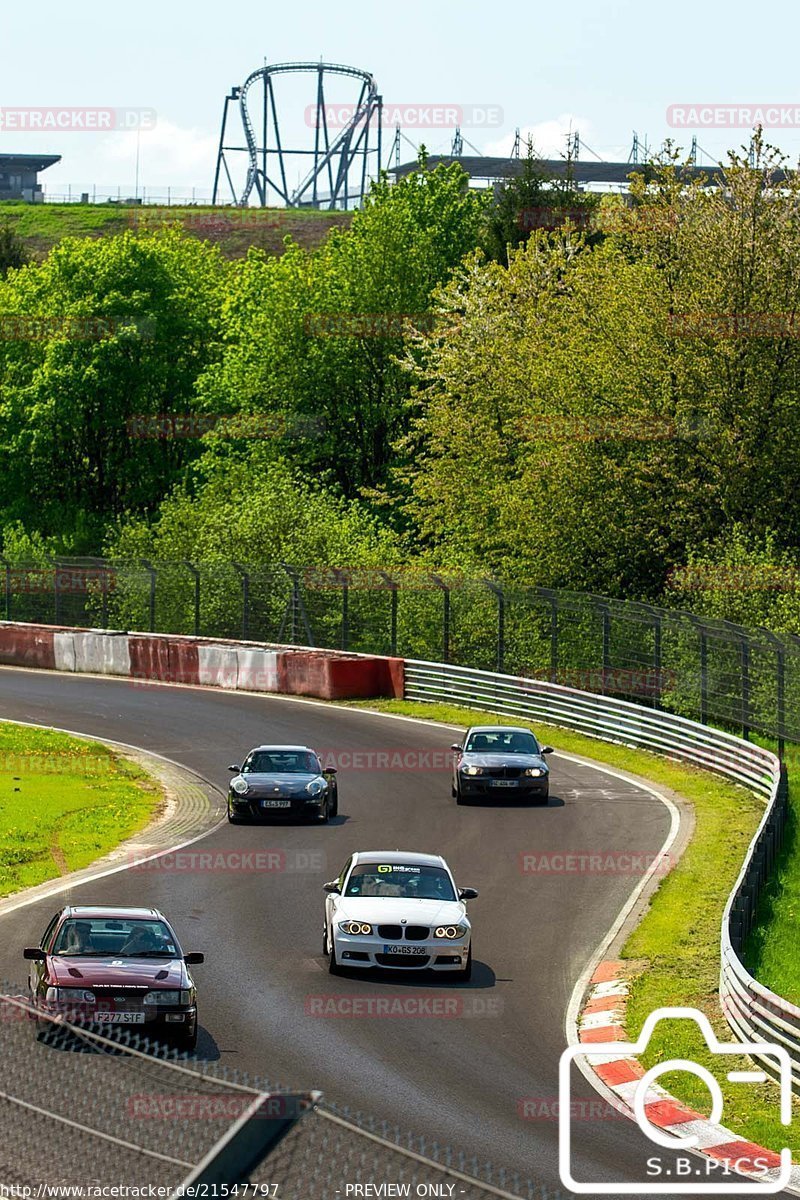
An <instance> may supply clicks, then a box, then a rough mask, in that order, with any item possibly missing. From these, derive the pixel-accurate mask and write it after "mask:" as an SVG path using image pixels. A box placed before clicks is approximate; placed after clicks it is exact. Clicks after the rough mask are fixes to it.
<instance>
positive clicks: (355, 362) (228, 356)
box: [199, 166, 487, 495]
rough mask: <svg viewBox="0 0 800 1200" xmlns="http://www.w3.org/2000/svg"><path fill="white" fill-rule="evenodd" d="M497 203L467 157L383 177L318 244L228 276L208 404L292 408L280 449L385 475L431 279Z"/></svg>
mask: <svg viewBox="0 0 800 1200" xmlns="http://www.w3.org/2000/svg"><path fill="white" fill-rule="evenodd" d="M486 202H487V198H486V196H485V195H484V194H480V193H477V192H475V191H471V190H470V189H469V188H468V187H467V177H466V175H465V174H464V172H463V171H462V170H461V168H460V167H458V166H451V167H448V168H445V167H438V168H437V169H436V170H435V171H425V170H420V171H419V172H417V173H415V174H412V175H410V176H408V177H407V178H405V179H402V180H400V181H399V182H398V183H397V184H396V185H394V186H390V185H389V184H388V182H387V181H386V179H382V180H380V181H379V182H378V183H377V184H375V185H374V186H373V189H372V192H371V193H370V196H369V198H368V199H367V201H366V202H365V204H364V206H363V208H361V209H360V210H359V211H358V212H357V213H355V214H354V216H353V221H352V225H351V228H350V229H349V230H348V231H344V232H343V231H339V230H335V231H333V232H332V233H331V234H330V235H329V237H328V239H327V241H326V242H325V244H324V245H323V246H322V247H321V248H320V250H318V251H317V252H316V253H315V254H313V255H310V256H309V255H307V254H305V253H304V252H303V251H302V250H301V249H300V248H299V247H298V246H296V245H293V244H291V243H288V244H287V250H286V253H285V254H284V255H283V257H282V258H280V259H275V258H267V257H266V256H265V255H263V254H261V253H259V252H256V251H251V253H250V256H249V257H248V259H247V261H246V262H245V263H244V264H242V265H241V267H240V268H239V269H238V270H237V271H236V272H235V273H234V275H233V276H232V278H231V281H230V285H229V289H228V293H227V296H226V300H225V303H224V308H223V331H224V337H225V351H224V353H223V355H222V358H221V361H220V362H219V363H216V364H214V365H213V366H212V367H210V368H209V370H208V371H207V372H206V373H205V375H204V376H203V378H202V379H201V381H200V384H199V396H200V403H201V404H202V406H203V407H204V408H205V409H206V410H207V411H210V412H232V411H241V412H246V413H266V414H270V413H271V414H282V415H283V414H287V415H288V417H289V418H290V419H288V420H287V422H286V429H287V436H286V437H284V438H283V439H280V440H279V442H278V443H277V444H276V447H275V452H276V453H277V454H283V455H285V454H289V455H291V457H292V459H293V461H295V462H297V463H298V464H299V465H301V466H302V467H304V468H305V469H306V470H308V471H310V472H315V473H316V472H318V471H320V470H324V469H327V468H330V469H331V471H332V473H333V477H334V478H335V480H336V482H337V483H338V484H339V485H340V486H341V487H342V488H343V489H344V491H345V492H346V493H347V494H348V495H355V494H356V493H357V492H358V491H359V490H360V489H363V488H371V487H374V486H376V485H377V484H380V483H381V482H382V481H383V480H384V479H385V477H386V471H387V467H388V464H389V462H390V460H391V445H392V442H393V441H394V440H396V439H397V438H398V437H399V436H401V435H402V434H403V433H404V431H405V419H406V410H405V399H406V394H407V382H406V379H405V377H404V375H403V373H402V371H401V370H400V368H399V367H398V365H397V362H396V358H397V356H398V354H399V353H401V352H402V350H403V346H404V342H405V340H406V339H407V336H408V333H409V331H410V330H411V329H412V328H413V327H414V326H415V325H418V324H419V323H420V322H422V323H424V321H425V319H426V318H427V314H428V313H429V308H430V294H431V292H432V290H433V288H434V287H435V286H436V285H437V284H439V283H441V282H443V281H444V280H445V279H446V278H447V277H448V275H449V273H450V271H451V270H452V268H453V267H455V266H456V265H457V264H458V263H459V262H460V260H461V259H462V257H463V256H464V255H465V254H466V253H467V252H468V251H470V250H471V249H473V248H474V246H475V245H476V243H477V239H478V232H479V228H480V222H481V214H482V211H483V209H484V207H485V204H486ZM372 318H376V319H375V320H374V321H373V320H372ZM294 418H299V419H300V420H308V419H309V418H313V420H314V421H315V422H316V427H315V429H314V432H313V435H312V436H311V437H306V438H305V439H303V440H301V439H292V419H294Z"/></svg>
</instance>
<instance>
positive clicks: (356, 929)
mask: <svg viewBox="0 0 800 1200" xmlns="http://www.w3.org/2000/svg"><path fill="white" fill-rule="evenodd" d="M339 928H340V929H341V931H342V933H355V934H360V935H361V936H362V937H366V935H367V934H370V933H372V926H371V925H367V923H366V921H340V922H339Z"/></svg>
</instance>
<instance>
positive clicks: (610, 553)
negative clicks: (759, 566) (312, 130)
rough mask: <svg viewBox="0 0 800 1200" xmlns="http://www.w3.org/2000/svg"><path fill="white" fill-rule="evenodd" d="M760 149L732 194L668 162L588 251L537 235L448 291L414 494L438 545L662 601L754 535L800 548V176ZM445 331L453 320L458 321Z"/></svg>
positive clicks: (554, 581) (643, 181)
mask: <svg viewBox="0 0 800 1200" xmlns="http://www.w3.org/2000/svg"><path fill="white" fill-rule="evenodd" d="M781 166H782V159H781V158H780V156H779V155H777V154H776V152H774V151H772V150H770V149H769V148H768V147H765V146H764V145H763V144H762V143H760V142H758V143H757V166H756V168H755V169H753V168H751V167H750V165H749V163H748V162H747V161H746V160H745V159H743V158H742V157H740V156H737V155H732V156H731V158H730V161H729V164H728V167H727V169H726V171H725V178H724V185H725V186H724V187H718V188H716V189H708V188H703V187H702V186H701V185H700V184H699V183H697V182H695V183H692V182H690V181H689V180H687V179H686V178H685V177H684V174H683V171H682V164H681V162H680V160H679V156H678V155H677V152H674V151H670V152H669V153H668V154H667V155H666V157H665V158H664V159H663V160H662V161H660V162H659V163H654V164H652V165H651V168H650V170H649V172H648V175H649V178H646V177H645V175H644V174H643V175H641V176H640V177H639V178H638V179H636V180H634V183H633V186H632V189H631V191H632V200H633V208H632V210H631V211H630V213H627V212H626V213H624V214H623V216H624V219H620V220H616V219H615V220H612V221H609V222H608V225H607V229H608V231H607V233H606V235H605V236H604V237H603V238H602V240H601V242H600V243H598V244H596V245H595V246H594V247H593V248H592V249H591V250H590V251H589V252H588V253H584V252H580V250H581V245H582V241H581V238H580V237H579V236H578V237H577V238H574V237H572V236H571V235H570V234H568V232H567V231H562V232H561V233H560V234H558V233H557V234H556V235H550V234H547V233H544V232H541V231H540V232H537V233H535V234H534V235H533V236H532V237H531V238H530V240H529V241H528V243H527V245H526V246H524V247H522V248H520V249H519V250H516V251H513V252H512V253H511V256H510V259H509V265H508V268H507V269H504V268H503V267H501V266H500V265H498V264H496V263H493V264H481V263H480V262H478V261H474V262H472V263H471V264H470V266H469V267H468V268H467V269H464V270H462V271H461V272H460V274H459V275H458V277H457V278H454V279H453V280H452V281H451V283H450V284H449V285H448V286H447V287H445V288H444V290H443V291H442V293H441V295H440V298H439V305H440V307H441V309H442V312H443V313H444V314H445V315H447V314H450V316H451V318H452V319H453V320H455V319H456V318H457V319H458V321H459V322H460V323H459V326H458V333H457V336H447V335H443V336H436V335H435V334H434V336H432V337H431V338H429V339H428V342H427V345H426V346H425V347H424V350H423V353H422V359H421V364H420V362H419V358H417V359H415V360H413V361H411V362H410V363H409V367H410V369H411V370H412V372H416V391H415V395H414V397H413V400H412V404H413V406H414V407H413V410H412V411H413V413H414V414H415V425H414V427H413V438H412V445H411V447H410V448H407V449H406V459H407V466H406V474H405V478H404V479H403V480H402V481H401V482H402V483H403V485H404V486H405V487H407V488H408V489H409V491H410V494H409V497H408V499H407V500H406V501H405V508H406V511H407V513H408V514H409V517H410V518H411V519H412V520H413V522H414V523H415V525H416V527H417V529H418V530H419V533H420V536H421V537H422V538H423V539H424V542H425V544H426V546H427V547H428V550H429V552H430V553H431V554H432V555H438V556H447V557H448V558H450V559H452V560H455V561H458V562H460V563H461V564H464V563H470V564H481V565H482V567H483V569H486V570H490V571H495V572H499V573H503V574H506V575H513V576H516V577H517V578H526V579H529V580H535V581H537V582H539V583H546V584H550V585H565V586H568V587H573V588H580V589H587V590H593V591H601V592H611V593H613V594H618V595H624V596H642V597H644V596H648V597H651V598H653V597H657V596H658V595H659V594H660V593H661V591H662V588H663V586H664V582H665V579H666V577H667V574H668V572H669V570H670V567H671V565H672V564H674V563H676V562H683V561H686V557H687V555H688V553H689V551H690V550H691V549H692V548H693V547H700V546H703V545H706V544H708V543H709V542H710V541H712V540H713V539H715V538H718V537H721V536H724V535H725V532H726V531H727V530H730V529H731V528H732V527H733V526H734V525H735V524H741V525H742V526H743V527H744V528H745V529H746V530H747V531H748V532H749V533H750V534H752V535H754V536H761V537H763V536H764V535H765V534H766V532H767V531H768V530H770V529H772V528H774V526H775V513H776V512H780V513H781V522H780V543H781V544H782V545H783V546H787V547H792V546H795V545H797V544H798V542H800V505H798V496H799V495H800V421H799V420H798V405H799V404H800V348H799V347H798V338H797V332H798V328H800V324H799V323H798V318H797V315H796V314H798V313H799V312H800V275H798V273H797V270H796V264H797V262H798V261H800V204H799V203H798V200H800V180H798V179H797V177H796V175H793V174H791V173H790V174H788V175H787V177H786V178H779V177H776V172H777V170H778V169H779V168H780V167H781ZM445 324H446V321H445Z"/></svg>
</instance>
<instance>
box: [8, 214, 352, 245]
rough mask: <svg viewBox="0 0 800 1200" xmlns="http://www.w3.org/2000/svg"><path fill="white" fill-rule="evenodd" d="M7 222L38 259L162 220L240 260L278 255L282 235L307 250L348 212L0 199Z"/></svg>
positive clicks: (341, 222) (344, 221) (348, 216)
mask: <svg viewBox="0 0 800 1200" xmlns="http://www.w3.org/2000/svg"><path fill="white" fill-rule="evenodd" d="M6 220H7V221H8V222H9V224H10V225H11V227H12V229H13V230H14V232H15V233H16V234H17V235H18V236H19V237H20V238H22V240H23V241H24V243H25V247H26V249H27V251H28V253H29V255H30V256H31V257H33V258H43V257H44V256H45V255H46V254H47V252H48V251H49V250H50V249H51V248H52V247H53V246H54V245H56V243H57V242H59V241H61V239H62V238H65V237H109V236H113V235H114V234H119V233H124V232H125V230H127V229H133V230H139V231H146V230H153V229H157V228H159V227H160V226H163V225H164V224H181V225H182V226H183V228H184V229H185V230H186V231H187V232H188V233H189V234H191V235H192V236H193V237H197V238H200V239H202V240H207V241H211V242H214V243H216V244H218V245H219V246H220V249H221V250H222V253H223V254H224V255H225V256H226V257H227V258H241V257H243V256H244V255H246V254H247V251H248V249H249V248H250V247H251V246H256V247H260V248H262V249H264V250H266V251H267V252H268V253H272V254H280V253H281V252H282V251H283V239H284V238H285V237H286V236H287V234H291V236H292V237H293V238H294V240H295V241H296V242H298V243H299V244H300V245H301V246H303V247H305V248H306V249H314V248H315V247H316V246H318V245H319V244H320V243H321V242H322V241H323V240H324V239H325V237H326V235H327V232H328V230H329V229H331V228H333V227H334V226H347V225H348V224H349V223H350V221H351V220H352V213H343V212H326V211H323V210H320V209H312V208H292V209H287V208H272V209H255V208H248V209H236V208H227V207H226V208H223V209H221V208H212V207H211V206H204V205H183V206H181V205H173V206H172V207H166V206H162V205H147V204H143V205H136V206H126V205H124V204H21V203H16V202H14V201H0V223H2V222H5V221H6Z"/></svg>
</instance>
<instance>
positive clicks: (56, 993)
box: [45, 987, 95, 1004]
mask: <svg viewBox="0 0 800 1200" xmlns="http://www.w3.org/2000/svg"><path fill="white" fill-rule="evenodd" d="M45 1000H46V1001H47V1003H48V1004H94V1002H95V999H94V992H87V991H86V990H85V989H84V988H60V987H49V988H48V989H47V991H46V993H45Z"/></svg>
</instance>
